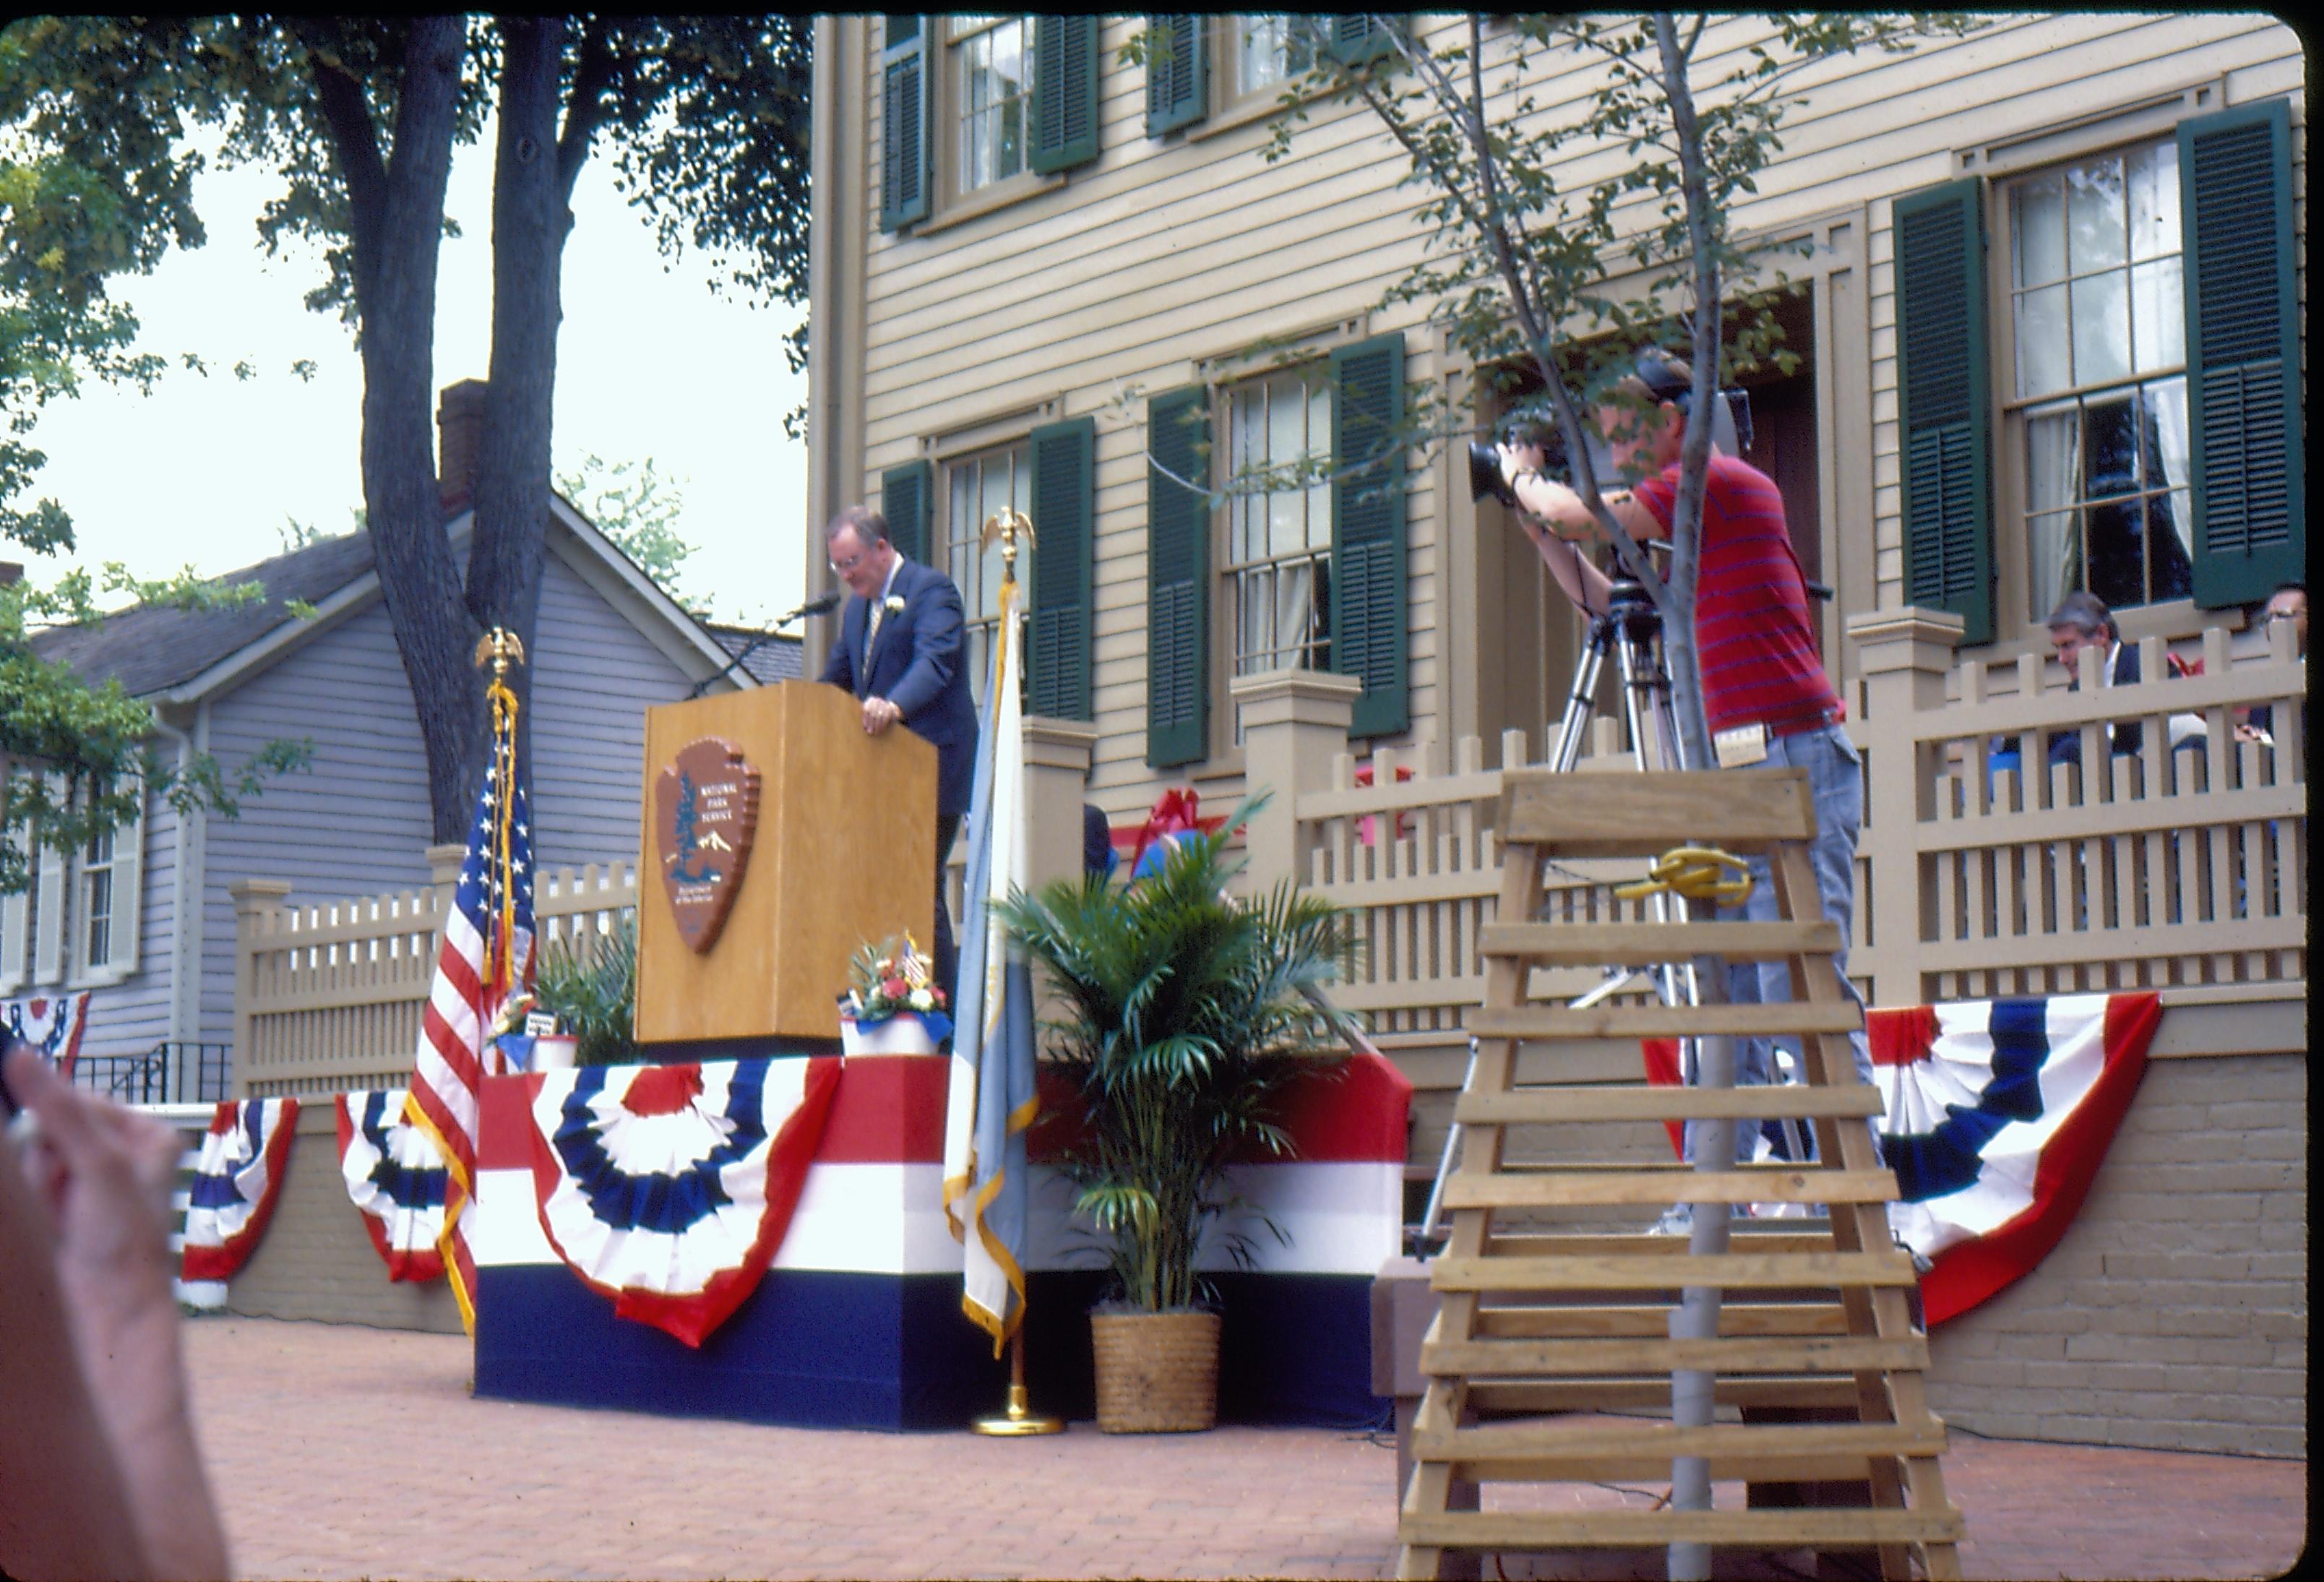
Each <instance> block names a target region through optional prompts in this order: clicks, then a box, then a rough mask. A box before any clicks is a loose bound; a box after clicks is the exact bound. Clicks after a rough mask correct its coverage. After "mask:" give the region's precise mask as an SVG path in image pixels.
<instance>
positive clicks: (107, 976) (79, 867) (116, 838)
mask: <svg viewBox="0 0 2324 1582" xmlns="http://www.w3.org/2000/svg"><path fill="white" fill-rule="evenodd" d="M146 821H147V820H146V810H145V806H144V801H143V796H141V798H140V800H139V805H138V810H137V816H136V817H135V818H134V819H131V820H130V821H129V822H128V823H126V824H122V825H117V826H115V828H113V829H112V830H110V831H108V832H107V834H106V836H105V837H99V838H101V839H109V842H110V845H109V847H108V850H107V853H106V860H105V861H104V862H103V863H101V864H100V863H97V862H95V861H93V860H92V859H91V858H90V856H89V855H88V845H83V846H81V847H77V848H76V849H74V850H73V851H72V852H70V853H69V854H67V855H66V859H65V861H64V862H62V863H61V864H60V865H59V868H60V879H61V884H60V886H59V890H60V893H61V895H62V897H63V907H62V916H61V918H60V923H61V924H62V931H63V935H64V938H63V939H62V940H61V944H62V945H63V948H64V949H63V962H62V967H63V976H64V981H65V986H66V987H68V988H73V989H85V988H105V987H106V986H108V985H113V984H117V983H120V982H122V981H123V980H124V979H125V978H127V977H129V976H132V975H134V973H135V972H136V970H137V956H138V949H137V947H138V939H139V935H140V933H141V931H142V924H143V912H144V889H145V886H144V884H143V874H144V869H145V826H146ZM89 844H95V843H94V842H92V843H89ZM98 874H104V875H105V877H106V882H107V883H106V958H105V959H104V960H103V961H102V962H93V961H91V960H90V956H91V955H92V951H91V949H90V939H89V930H90V927H91V925H92V924H93V923H94V922H95V921H96V919H95V917H94V916H93V915H92V913H91V910H90V906H89V887H90V883H91V881H92V880H94V879H95V878H96V877H97V875H98ZM42 899H43V900H44V901H45V900H46V892H45V891H44V892H43V896H42Z"/></svg>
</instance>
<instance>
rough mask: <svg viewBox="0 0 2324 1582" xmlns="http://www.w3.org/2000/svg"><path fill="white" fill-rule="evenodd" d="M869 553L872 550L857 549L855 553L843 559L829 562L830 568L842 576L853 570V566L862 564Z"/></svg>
mask: <svg viewBox="0 0 2324 1582" xmlns="http://www.w3.org/2000/svg"><path fill="white" fill-rule="evenodd" d="M870 555H871V550H856V551H855V553H853V554H852V555H850V556H848V557H847V559H845V560H834V561H833V562H832V563H831V569H833V570H834V571H836V572H838V573H839V574H840V575H841V576H842V577H844V576H846V575H847V574H848V573H849V572H851V571H853V570H854V569H855V568H857V567H858V566H861V565H862V564H863V562H864V560H866V559H868V558H869V557H870Z"/></svg>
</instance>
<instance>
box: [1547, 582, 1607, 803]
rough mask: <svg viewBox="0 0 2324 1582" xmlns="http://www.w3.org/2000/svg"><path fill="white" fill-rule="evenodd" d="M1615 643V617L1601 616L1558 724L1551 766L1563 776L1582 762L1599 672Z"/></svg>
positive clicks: (1593, 627) (1594, 624)
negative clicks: (1584, 740) (1583, 741)
mask: <svg viewBox="0 0 2324 1582" xmlns="http://www.w3.org/2000/svg"><path fill="white" fill-rule="evenodd" d="M1613 640H1614V623H1613V619H1612V617H1610V616H1608V615H1600V616H1598V617H1597V618H1596V619H1594V620H1592V621H1591V623H1590V641H1589V642H1588V643H1584V644H1583V645H1582V662H1581V664H1580V665H1579V666H1578V667H1577V668H1576V669H1575V670H1574V672H1573V685H1572V688H1571V689H1569V690H1568V691H1567V693H1566V695H1565V715H1564V717H1563V719H1561V720H1560V721H1559V722H1558V726H1557V741H1556V743H1555V744H1554V745H1553V746H1552V747H1551V749H1550V754H1549V766H1550V767H1551V768H1552V769H1554V770H1556V771H1558V772H1560V773H1563V772H1565V771H1567V770H1570V769H1572V767H1573V766H1574V764H1575V763H1579V762H1580V761H1581V758H1582V732H1583V731H1585V730H1587V729H1588V728H1589V726H1590V711H1591V708H1593V707H1594V706H1595V704H1594V699H1595V698H1597V695H1598V673H1599V671H1600V670H1601V669H1602V668H1603V667H1604V665H1605V662H1606V650H1607V649H1608V647H1609V646H1610V645H1611V644H1612V643H1613Z"/></svg>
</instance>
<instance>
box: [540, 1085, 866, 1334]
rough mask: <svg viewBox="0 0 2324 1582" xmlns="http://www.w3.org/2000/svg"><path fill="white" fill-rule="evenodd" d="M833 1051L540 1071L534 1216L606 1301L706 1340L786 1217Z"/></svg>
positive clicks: (826, 1092) (767, 1256)
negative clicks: (536, 1209)
mask: <svg viewBox="0 0 2324 1582" xmlns="http://www.w3.org/2000/svg"><path fill="white" fill-rule="evenodd" d="M839 1067H840V1063H839V1062H838V1061H837V1060H835V1059H827V1058H817V1059H760V1060H720V1061H715V1062H711V1063H708V1064H704V1065H671V1066H621V1067H602V1066H601V1067H585V1068H581V1069H567V1070H562V1071H549V1072H545V1073H543V1074H542V1076H541V1079H540V1091H539V1096H537V1097H536V1098H535V1099H534V1100H533V1105H532V1122H533V1125H532V1171H533V1187H534V1191H535V1196H536V1198H537V1199H538V1201H539V1208H540V1226H541V1229H542V1230H543V1231H544V1232H546V1233H547V1235H548V1237H549V1244H550V1245H551V1246H553V1247H555V1248H556V1249H557V1254H558V1257H560V1258H562V1259H563V1260H564V1261H565V1263H566V1265H567V1267H568V1268H570V1269H571V1270H572V1271H573V1272H575V1273H576V1274H578V1275H579V1276H580V1277H581V1279H582V1280H583V1281H585V1282H586V1284H587V1285H588V1286H589V1287H590V1289H591V1290H593V1291H597V1292H599V1293H600V1294H602V1295H604V1296H608V1297H611V1298H612V1299H613V1311H614V1313H615V1314H616V1315H617V1316H619V1317H621V1318H631V1319H634V1320H636V1321H637V1322H639V1323H641V1324H651V1325H653V1326H654V1327H656V1328H659V1329H663V1330H666V1331H667V1332H669V1334H671V1335H673V1336H676V1337H678V1339H679V1340H682V1341H684V1342H685V1343H686V1344H687V1346H700V1345H701V1344H702V1342H703V1339H704V1337H706V1336H708V1335H709V1334H710V1333H711V1332H712V1331H713V1330H715V1329H716V1328H718V1326H719V1325H721V1324H723V1323H724V1322H725V1321H726V1319H727V1318H728V1317H730V1316H731V1315H732V1314H733V1311H734V1309H736V1308H738V1307H740V1306H742V1301H743V1300H744V1299H745V1298H746V1297H748V1296H749V1295H750V1294H751V1292H752V1291H753V1290H755V1289H757V1286H758V1283H759V1277H760V1276H761V1275H762V1274H763V1273H765V1272H766V1269H767V1265H768V1264H769V1263H770V1262H771V1261H772V1260H773V1258H774V1255H775V1251H776V1249H777V1248H778V1247H779V1246H780V1245H781V1244H782V1239H783V1233H784V1232H785V1231H786V1230H788V1228H789V1226H790V1218H791V1211H792V1209H793V1208H794V1207H797V1206H798V1195H799V1189H800V1188H801V1187H802V1186H803V1185H805V1183H806V1180H807V1166H808V1164H809V1163H810V1162H811V1161H813V1159H814V1157H815V1151H816V1144H817V1143H820V1142H821V1140H822V1137H823V1128H824V1122H825V1118H826V1117H827V1116H828V1115H829V1114H830V1110H831V1096H832V1094H833V1093H834V1092H835V1090H836V1089H837V1087H838V1086H839Z"/></svg>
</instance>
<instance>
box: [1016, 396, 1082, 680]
mask: <svg viewBox="0 0 2324 1582" xmlns="http://www.w3.org/2000/svg"><path fill="white" fill-rule="evenodd" d="M1096 477H1097V420H1096V419H1094V418H1075V419H1074V421H1071V422H1067V423H1049V424H1047V425H1045V426H1043V427H1041V428H1038V429H1036V430H1033V548H1034V555H1033V574H1032V584H1033V607H1032V622H1031V624H1032V628H1033V642H1032V648H1031V653H1032V676H1033V695H1032V700H1031V702H1032V710H1033V712H1034V713H1035V714H1044V715H1047V716H1048V717H1051V718H1053V719H1094V718H1096V715H1095V714H1094V713H1093V712H1092V710H1091V708H1090V633H1091V630H1092V625H1091V622H1092V616H1093V601H1092V597H1091V592H1092V587H1093V583H1094V580H1095V578H1094V575H1093V565H1092V561H1093V554H1094V545H1093V540H1094V539H1095V538H1096V536H1097V535H1096V531H1095V530H1096V524H1095V522H1094V521H1093V516H1094V513H1095V509H1096V504H1097V500H1096V489H1095V484H1096Z"/></svg>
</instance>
